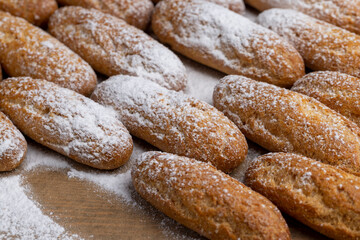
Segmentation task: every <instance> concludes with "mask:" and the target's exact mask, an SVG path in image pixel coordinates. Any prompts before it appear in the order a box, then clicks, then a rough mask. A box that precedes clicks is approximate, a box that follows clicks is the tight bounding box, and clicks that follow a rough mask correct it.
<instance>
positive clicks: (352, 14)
mask: <svg viewBox="0 0 360 240" xmlns="http://www.w3.org/2000/svg"><path fill="white" fill-rule="evenodd" d="M245 1H246V3H247V4H249V5H250V6H252V7H254V8H256V9H257V10H259V11H264V10H267V9H270V8H288V9H294V10H297V11H299V12H303V13H305V14H306V15H309V16H312V17H314V18H317V19H320V20H323V21H325V22H328V23H331V24H334V25H337V26H338V27H341V28H345V29H347V30H349V31H351V32H354V33H357V34H360V1H359V0H316V1H309V0H290V1H289V0H245Z"/></svg>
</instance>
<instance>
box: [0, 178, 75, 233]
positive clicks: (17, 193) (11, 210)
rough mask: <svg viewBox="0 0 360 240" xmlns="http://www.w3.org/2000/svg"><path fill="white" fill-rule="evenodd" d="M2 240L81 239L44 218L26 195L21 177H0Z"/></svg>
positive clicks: (0, 231) (0, 228) (0, 227)
mask: <svg viewBox="0 0 360 240" xmlns="http://www.w3.org/2000/svg"><path fill="white" fill-rule="evenodd" d="M0 189H1V194H0V239H12V238H21V239H44V240H45V239H79V237H78V236H77V235H68V234H66V232H65V229H64V228H63V227H61V226H60V225H58V224H57V223H55V222H54V221H53V220H52V219H51V218H49V217H48V216H45V215H44V214H43V213H42V212H41V210H40V209H39V207H38V206H36V204H35V203H34V202H33V201H32V200H31V199H29V198H28V197H27V195H26V194H25V191H26V189H25V188H24V187H23V186H22V179H21V176H9V177H3V178H0Z"/></svg>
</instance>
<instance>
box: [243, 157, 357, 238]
mask: <svg viewBox="0 0 360 240" xmlns="http://www.w3.org/2000/svg"><path fill="white" fill-rule="evenodd" d="M246 184H247V185H248V186H250V187H251V188H252V189H253V190H255V191H257V192H259V193H261V194H263V195H264V196H265V197H267V198H268V199H270V200H271V201H272V202H273V203H274V204H275V205H276V206H278V208H279V209H280V210H282V211H284V212H286V213H287V214H289V215H290V216H292V217H294V218H296V219H297V220H299V221H300V222H302V223H304V224H306V225H308V226H309V227H311V228H313V229H315V230H316V231H318V232H320V233H322V234H324V235H326V236H328V237H330V238H333V239H344V240H345V239H354V240H355V239H360V224H359V222H360V178H359V177H356V176H354V175H352V174H349V173H346V172H344V171H341V170H339V169H337V168H335V167H333V166H330V165H327V164H323V163H320V162H318V161H315V160H313V159H310V158H306V157H304V156H301V155H297V154H291V153H270V154H266V155H264V156H261V157H258V158H257V160H255V161H254V162H252V164H251V165H250V168H249V169H248V170H247V172H246Z"/></svg>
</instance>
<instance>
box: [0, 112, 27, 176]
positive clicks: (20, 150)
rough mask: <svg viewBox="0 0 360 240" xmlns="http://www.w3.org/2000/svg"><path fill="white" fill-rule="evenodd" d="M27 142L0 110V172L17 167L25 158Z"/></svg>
mask: <svg viewBox="0 0 360 240" xmlns="http://www.w3.org/2000/svg"><path fill="white" fill-rule="evenodd" d="M26 150H27V143H26V140H25V138H24V136H23V135H22V134H21V132H20V131H19V130H18V129H17V128H16V127H15V126H14V124H13V123H12V122H11V121H10V120H9V119H8V118H7V117H6V116H5V114H3V113H2V112H0V172H3V171H11V170H13V169H15V168H17V167H18V166H19V165H20V164H21V162H22V161H23V160H24V159H25V156H26Z"/></svg>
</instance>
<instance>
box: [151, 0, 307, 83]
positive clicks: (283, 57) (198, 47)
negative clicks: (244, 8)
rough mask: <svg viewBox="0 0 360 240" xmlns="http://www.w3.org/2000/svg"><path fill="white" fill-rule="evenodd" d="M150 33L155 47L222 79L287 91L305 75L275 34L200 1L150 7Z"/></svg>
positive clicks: (299, 60)
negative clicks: (155, 39) (164, 48)
mask: <svg viewBox="0 0 360 240" xmlns="http://www.w3.org/2000/svg"><path fill="white" fill-rule="evenodd" d="M152 28H153V30H154V33H155V34H156V36H157V37H158V38H159V39H160V41H161V42H163V43H166V44H169V45H170V47H171V48H172V49H173V50H175V51H177V52H179V53H181V54H183V55H185V56H187V57H189V58H191V59H193V60H195V61H197V62H200V63H202V64H204V65H207V66H209V67H212V68H215V69H217V70H219V71H222V72H224V73H227V74H239V75H244V76H247V77H251V78H253V79H256V80H259V81H263V82H268V83H272V84H275V85H278V86H284V87H290V86H292V84H293V83H294V82H295V81H296V80H297V79H298V78H300V77H302V76H303V75H304V74H305V70H304V68H305V67H304V62H303V60H302V58H301V56H300V54H299V53H298V52H297V51H296V49H295V48H294V47H293V46H292V45H290V44H289V43H287V42H286V41H285V40H284V39H283V38H281V37H280V36H279V35H277V34H276V33H274V32H272V31H269V30H268V29H266V28H264V27H262V26H260V25H258V24H256V23H253V22H252V21H250V20H249V19H247V18H245V17H243V16H241V15H239V14H236V13H234V12H233V11H230V10H229V9H226V8H224V7H221V6H218V5H215V4H214V3H210V2H207V1H202V0H167V1H161V2H160V3H158V4H157V5H156V7H155V11H154V14H153V17H152Z"/></svg>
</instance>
